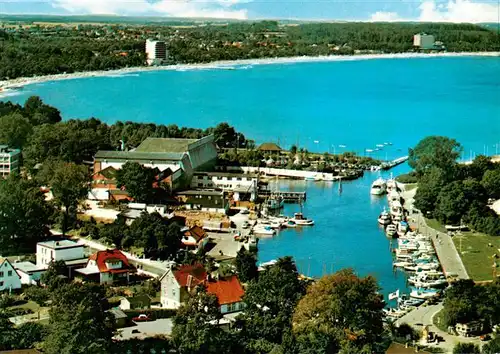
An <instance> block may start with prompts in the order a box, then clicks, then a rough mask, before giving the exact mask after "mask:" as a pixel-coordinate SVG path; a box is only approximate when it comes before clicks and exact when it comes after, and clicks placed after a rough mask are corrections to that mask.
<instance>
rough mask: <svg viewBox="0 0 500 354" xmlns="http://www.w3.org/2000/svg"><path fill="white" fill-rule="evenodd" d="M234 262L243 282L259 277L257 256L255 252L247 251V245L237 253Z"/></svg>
mask: <svg viewBox="0 0 500 354" xmlns="http://www.w3.org/2000/svg"><path fill="white" fill-rule="evenodd" d="M234 262H235V266H236V271H237V272H238V277H239V279H240V280H241V281H242V282H244V283H246V282H248V281H250V280H253V279H255V278H257V275H258V274H259V272H258V269H257V265H256V262H257V258H256V257H255V252H251V251H247V249H246V248H245V247H241V248H240V250H239V251H238V253H237V254H236V259H235V261H234Z"/></svg>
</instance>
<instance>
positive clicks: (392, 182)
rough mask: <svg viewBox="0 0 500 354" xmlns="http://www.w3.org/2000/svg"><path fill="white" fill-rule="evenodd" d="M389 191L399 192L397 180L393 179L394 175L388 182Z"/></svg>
mask: <svg viewBox="0 0 500 354" xmlns="http://www.w3.org/2000/svg"><path fill="white" fill-rule="evenodd" d="M387 191H389V192H391V191H395V192H397V191H398V184H397V182H396V180H395V179H394V178H393V177H392V173H391V178H389V179H388V180H387Z"/></svg>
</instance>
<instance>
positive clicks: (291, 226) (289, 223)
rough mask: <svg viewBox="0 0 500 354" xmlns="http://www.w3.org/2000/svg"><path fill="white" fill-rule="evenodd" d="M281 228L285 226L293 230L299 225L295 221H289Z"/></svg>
mask: <svg viewBox="0 0 500 354" xmlns="http://www.w3.org/2000/svg"><path fill="white" fill-rule="evenodd" d="M281 226H283V227H284V228H291V229H292V228H295V227H297V224H296V223H295V221H293V220H288V221H286V222H284V223H282V224H281Z"/></svg>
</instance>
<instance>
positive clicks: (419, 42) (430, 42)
mask: <svg viewBox="0 0 500 354" xmlns="http://www.w3.org/2000/svg"><path fill="white" fill-rule="evenodd" d="M413 46H414V47H418V48H419V49H434V48H435V40H434V36H433V35H430V34H425V33H418V34H416V35H414V36H413Z"/></svg>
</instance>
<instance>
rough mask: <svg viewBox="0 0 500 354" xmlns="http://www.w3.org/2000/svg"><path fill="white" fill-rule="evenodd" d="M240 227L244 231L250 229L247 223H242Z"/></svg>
mask: <svg viewBox="0 0 500 354" xmlns="http://www.w3.org/2000/svg"><path fill="white" fill-rule="evenodd" d="M241 227H242V228H244V229H248V228H249V227H250V224H249V223H248V221H243V224H242V225H241Z"/></svg>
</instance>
